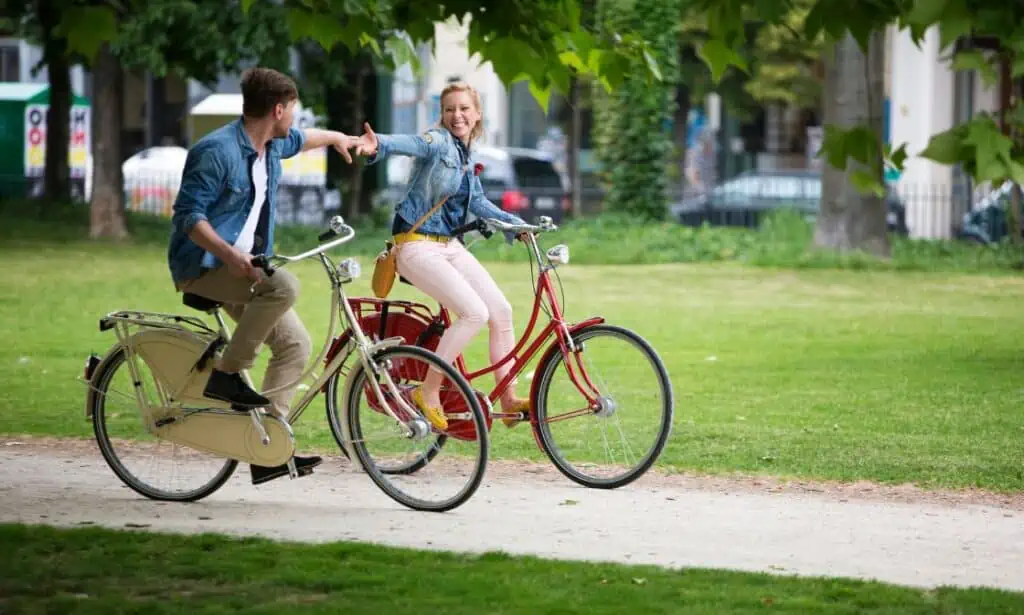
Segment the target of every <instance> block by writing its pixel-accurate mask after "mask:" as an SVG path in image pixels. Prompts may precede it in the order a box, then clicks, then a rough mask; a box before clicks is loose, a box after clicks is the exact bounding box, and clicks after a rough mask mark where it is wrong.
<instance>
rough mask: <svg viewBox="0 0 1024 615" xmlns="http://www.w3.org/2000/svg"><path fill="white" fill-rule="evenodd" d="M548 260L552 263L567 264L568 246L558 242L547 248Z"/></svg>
mask: <svg viewBox="0 0 1024 615" xmlns="http://www.w3.org/2000/svg"><path fill="white" fill-rule="evenodd" d="M548 260H549V261H551V264H552V265H568V264H569V246H567V245H565V244H558V245H557V246H555V247H553V248H550V249H549V250H548Z"/></svg>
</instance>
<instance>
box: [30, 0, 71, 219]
mask: <svg viewBox="0 0 1024 615" xmlns="http://www.w3.org/2000/svg"><path fill="white" fill-rule="evenodd" d="M38 11H39V12H38V15H39V22H40V25H41V26H42V28H43V32H44V33H46V35H45V36H44V44H43V62H44V63H45V64H46V72H47V75H48V76H49V81H50V105H49V108H48V110H47V112H46V158H45V163H44V164H45V165H46V170H45V171H44V174H43V187H44V191H45V195H46V198H47V199H50V200H52V201H68V200H70V198H71V184H70V175H71V169H70V161H69V160H68V156H69V148H70V144H69V141H70V139H71V66H70V64H69V62H68V53H67V51H68V49H67V40H66V39H64V38H56V37H54V35H53V34H52V33H53V30H54V28H56V27H57V25H58V24H59V23H60V18H61V15H60V12H59V11H58V10H57V9H56V7H55V6H54V5H53V3H52V2H50V1H49V0H39V7H38Z"/></svg>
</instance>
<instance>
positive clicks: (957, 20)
mask: <svg viewBox="0 0 1024 615" xmlns="http://www.w3.org/2000/svg"><path fill="white" fill-rule="evenodd" d="M973 25H974V15H973V14H972V13H971V9H970V8H968V7H967V0H949V3H948V4H947V5H946V11H945V13H944V14H943V16H942V20H941V21H940V22H939V49H940V50H941V49H945V48H947V47H949V46H950V45H952V44H953V43H954V42H956V40H957V39H958V38H960V37H961V36H967V35H969V34H970V33H971V29H972V27H973Z"/></svg>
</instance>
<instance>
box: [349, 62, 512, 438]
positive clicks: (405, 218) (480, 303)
mask: <svg viewBox="0 0 1024 615" xmlns="http://www.w3.org/2000/svg"><path fill="white" fill-rule="evenodd" d="M481 120H482V112H481V108H480V95H479V94H478V93H477V92H476V90H474V89H473V88H472V87H471V86H470V85H468V84H466V83H463V82H455V83H451V84H449V85H448V86H447V87H446V88H445V89H444V90H443V91H442V92H441V125H440V126H438V127H436V128H432V129H430V130H428V131H427V132H426V133H425V134H423V135H422V136H419V135H383V134H382V135H376V134H374V132H373V129H372V128H370V125H369V124H366V126H365V128H366V133H365V134H363V135H362V136H361V137H360V140H359V145H358V148H357V153H358V154H360V155H368V156H369V159H368V161H367V162H368V164H374V163H376V162H379V161H381V160H383V159H384V158H386V157H387V156H389V155H393V154H401V155H405V156H412V157H414V158H415V160H414V163H413V166H412V170H411V172H410V175H409V184H408V192H407V194H406V196H405V198H404V199H403V200H402V201H401V203H399V204H398V207H397V209H396V211H395V218H394V222H393V225H392V233H393V234H394V244H395V249H397V250H398V253H397V270H398V273H399V274H400V275H401V276H402V277H404V278H405V279H406V280H408V281H409V282H410V283H412V284H413V285H414V286H415V287H416V288H419V289H420V290H421V291H423V292H424V293H426V294H427V295H429V296H430V297H431V298H433V299H434V300H435V301H437V302H438V303H440V304H441V305H443V306H444V307H445V308H447V309H448V310H450V311H452V312H454V313H455V314H456V315H457V316H458V318H457V319H456V320H455V323H454V324H453V325H452V326H451V328H449V329H448V330H447V331H445V333H444V335H443V336H442V337H441V340H440V342H439V344H438V347H437V350H436V352H437V354H438V355H439V356H440V357H441V358H442V359H444V360H445V361H448V362H449V363H453V362H454V361H455V359H456V357H458V356H459V355H460V354H461V353H462V350H463V349H464V348H465V347H466V345H467V344H468V342H469V341H470V339H472V338H473V336H474V335H475V334H476V333H477V332H478V331H479V330H480V329H481V328H482V327H483V324H484V323H485V322H486V323H487V325H488V327H489V329H490V357H491V361H492V362H497V361H499V360H501V359H502V358H503V357H504V356H505V355H506V354H508V353H509V352H511V350H512V348H513V347H514V345H515V330H514V328H513V325H512V306H511V305H510V304H509V302H508V300H507V299H506V298H505V295H504V294H503V293H502V292H501V289H500V288H498V285H497V284H496V283H495V282H494V279H493V278H492V277H491V275H490V274H489V273H488V272H487V270H486V269H484V268H483V266H482V265H481V264H480V262H479V261H477V259H476V257H475V256H473V254H472V253H470V252H469V250H467V249H466V247H465V246H464V245H463V244H462V242H461V241H458V240H457V239H456V238H455V237H453V236H452V232H453V230H454V229H456V228H457V227H458V226H460V225H462V224H465V222H466V219H467V216H468V214H469V213H473V214H474V215H475V216H477V217H480V218H497V219H499V220H502V221H504V222H507V223H511V224H523V223H524V221H523V220H522V219H520V218H519V217H518V216H514V215H512V214H509V213H507V212H505V211H503V210H501V209H500V208H499V207H497V206H496V205H495V204H494V203H492V202H491V201H489V200H488V199H487V197H485V196H484V193H483V188H482V186H481V185H480V179H479V178H478V177H477V175H476V174H475V173H473V172H472V171H471V169H470V168H469V156H470V150H471V148H472V145H473V142H474V141H475V140H476V139H477V138H479V137H480V135H481V133H482V132H483V124H482V121H481ZM442 200H443V202H442ZM417 222H420V223H421V225H420V226H419V227H417V228H415V229H414V226H415V225H416V223H417ZM411 230H415V232H410V231H411ZM513 239H514V238H513V237H512V236H511V234H509V233H506V240H507V241H508V242H509V243H512V241H513ZM511 368H512V365H511V361H510V362H508V363H506V364H505V365H503V366H502V367H501V368H499V369H497V370H496V371H495V380H496V382H498V383H500V382H501V380H502V379H503V378H504V377H505V376H506V375H507V374H508V373H509V371H510V369H511ZM441 380H442V375H441V374H440V373H439V372H436V371H430V372H429V374H428V375H427V377H426V378H425V379H424V382H423V384H422V385H421V386H420V387H419V388H418V389H416V390H415V391H414V392H413V397H412V399H413V401H414V402H415V403H416V405H417V406H419V408H420V410H421V411H423V413H424V415H425V416H426V417H427V419H428V420H429V421H430V422H431V424H433V425H434V426H435V427H437V428H438V429H446V428H447V419H446V418H445V415H444V413H443V412H442V411H441V401H440V388H441ZM514 387H515V383H514V382H513V384H512V385H511V386H509V387H508V388H507V389H506V390H505V392H504V393H503V394H502V396H501V407H502V411H503V412H505V413H523V412H526V411H528V410H529V407H530V401H529V400H528V399H522V398H518V397H516V396H515V391H514ZM503 422H504V423H505V425H506V426H508V427H511V426H513V425H515V424H516V423H517V422H518V420H517V419H504V421H503Z"/></svg>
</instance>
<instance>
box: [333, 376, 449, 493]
mask: <svg viewBox="0 0 1024 615" xmlns="http://www.w3.org/2000/svg"><path fill="white" fill-rule="evenodd" d="M395 384H399V382H396V383H395ZM403 384H405V383H403ZM326 387H327V388H326V393H325V394H324V403H325V405H326V407H327V424H328V425H330V427H331V434H332V435H333V436H334V441H335V442H336V443H337V444H338V448H340V449H341V453H342V454H343V455H345V457H346V458H348V459H351V457H349V454H348V448H346V446H345V435H344V433H345V428H344V427H343V425H342V421H344V420H345V418H344V415H343V414H342V413H341V409H342V408H344V406H343V405H342V404H339V403H338V396H339V395H344V390H343V387H342V386H341V375H340V374H339V373H338V372H335V373H334V374H332V375H331V377H330V378H329V379H328V380H327V385H326ZM433 437H434V444H433V446H427V447H424V450H423V451H422V452H421V454H420V455H418V456H414V457H409V458H405V459H394V460H391V462H390V465H388V464H386V463H385V460H381V463H380V464H379V465H378V466H377V468H378V469H379V470H380V471H381V472H382V473H384V474H412V473H413V472H416V471H417V470H420V469H422V468H425V467H426V466H427V464H428V463H430V460H431V459H433V458H434V457H437V455H438V453H440V452H441V448H442V447H444V443H445V442H446V441H447V440H448V436H447V435H445V434H443V433H436V432H433Z"/></svg>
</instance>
